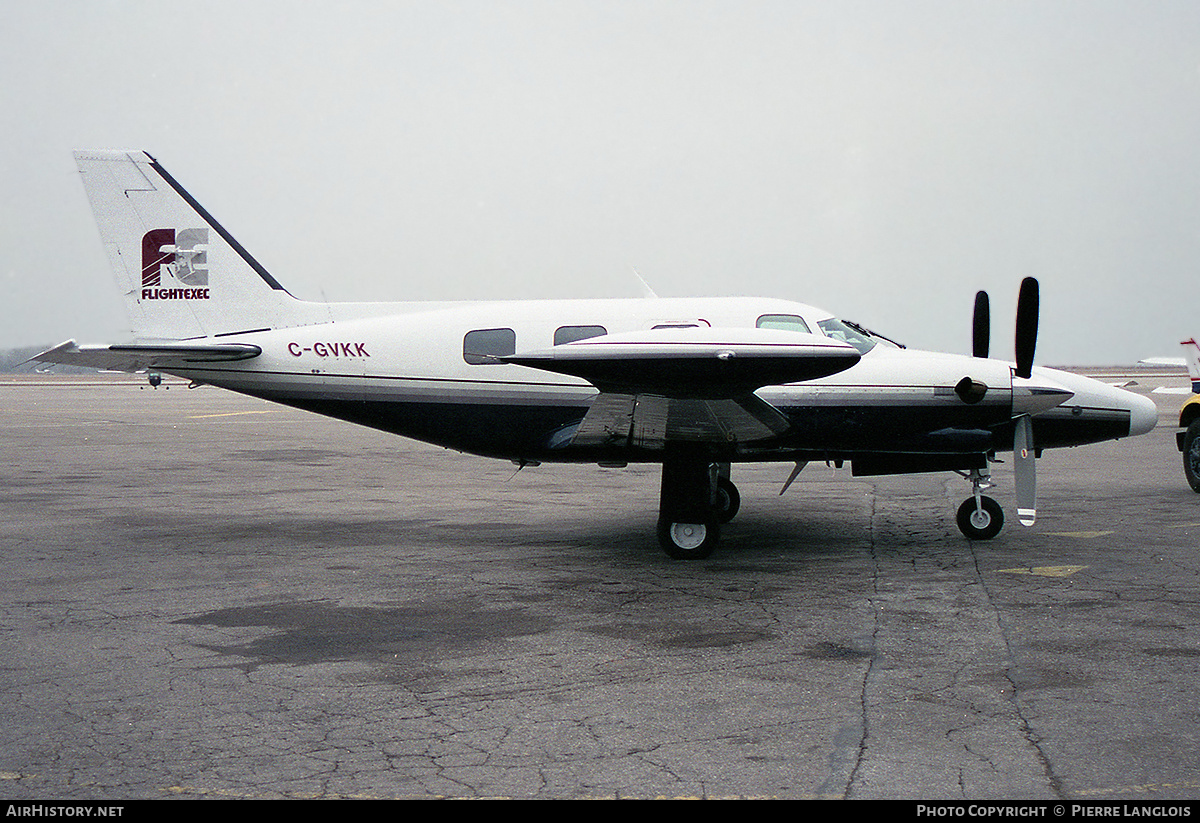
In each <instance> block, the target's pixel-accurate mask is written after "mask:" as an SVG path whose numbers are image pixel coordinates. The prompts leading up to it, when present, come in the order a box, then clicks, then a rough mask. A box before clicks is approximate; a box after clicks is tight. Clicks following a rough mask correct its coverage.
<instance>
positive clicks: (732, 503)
mask: <svg viewBox="0 0 1200 823" xmlns="http://www.w3.org/2000/svg"><path fill="white" fill-rule="evenodd" d="M741 507H742V496H741V495H740V494H739V493H738V490H737V486H735V485H733V482H732V481H730V480H729V479H728V478H725V477H721V478H719V479H718V480H717V506H716V510H715V511H714V514H716V516H717V522H719V523H728V522H729V521H730V520H732V519H733V518H734V517H736V516H737V513H738V509H740V508H741Z"/></svg>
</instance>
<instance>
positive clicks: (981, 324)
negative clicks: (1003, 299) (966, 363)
mask: <svg viewBox="0 0 1200 823" xmlns="http://www.w3.org/2000/svg"><path fill="white" fill-rule="evenodd" d="M991 314H992V313H991V306H990V304H989V303H988V294H987V292H985V291H981V292H976V293H975V316H974V318H973V320H972V323H971V354H972V355H974V356H975V357H984V358H986V357H987V356H988V346H989V344H990V342H991V339H992V317H991Z"/></svg>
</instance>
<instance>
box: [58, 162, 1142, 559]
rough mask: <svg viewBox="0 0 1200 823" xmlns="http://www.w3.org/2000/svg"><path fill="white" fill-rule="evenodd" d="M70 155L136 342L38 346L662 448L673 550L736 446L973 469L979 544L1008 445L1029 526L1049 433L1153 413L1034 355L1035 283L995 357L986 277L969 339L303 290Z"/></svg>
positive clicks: (693, 543)
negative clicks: (313, 296)
mask: <svg viewBox="0 0 1200 823" xmlns="http://www.w3.org/2000/svg"><path fill="white" fill-rule="evenodd" d="M76 160H77V162H78V165H79V169H80V171H81V173H82V176H83V182H84V186H85V188H86V190H87V193H88V196H89V198H90V200H91V203H92V207H93V210H94V212H95V214H96V218H97V222H98V224H99V227H100V234H101V238H102V240H103V244H104V248H105V250H106V252H107V254H108V258H109V262H110V263H111V265H112V268H113V271H114V273H115V275H116V279H117V282H118V284H119V287H120V289H121V292H122V293H123V294H124V296H125V303H126V307H127V310H128V312H129V315H130V319H131V321H132V324H133V329H134V338H133V339H132V340H130V341H127V342H123V343H118V344H111V345H108V344H106V345H84V346H80V345H77V344H76V343H75V341H67V342H65V343H62V344H60V345H58V346H55V347H54V348H52V349H50V350H48V351H46V352H43V353H42V354H39V355H38V356H37V358H36V359H38V360H41V361H44V362H49V363H70V364H79V365H87V366H92V367H95V368H101V369H121V370H126V371H141V370H149V371H151V372H152V374H159V373H168V374H173V375H178V376H180V377H183V378H185V379H188V380H191V381H194V382H195V383H207V384H211V385H214V386H219V387H222V388H226V389H230V390H232V391H236V392H241V393H243V394H247V395H251V396H254V397H259V398H263V399H266V400H271V401H274V402H278V403H283V404H285V405H288V406H293V407H296V408H299V409H306V410H309V411H313V412H317V413H319V414H324V415H328V416H331V417H336V418H340V419H342V420H347V421H350V422H354V423H359V424H362V425H365V426H371V427H373V428H377V429H382V430H384V431H388V432H393V433H396V434H401V435H404V436H407V437H412V438H415V439H418V440H423V441H426V442H429V443H434V444H438V445H441V446H445V447H446V448H451V449H457V450H459V451H463V452H469V453H473V454H478V455H483V456H488V457H497V458H506V459H509V460H512V461H515V462H516V463H518V464H519V465H522V466H525V465H536V464H539V463H550V462H573V463H597V464H599V465H601V466H624V465H627V464H628V463H660V464H662V480H661V487H660V496H659V504H658V511H659V521H658V538H659V542H660V543H661V545H662V547H663V549H664V550H665V551H666V552H667V553H668V554H669V555H671V556H672V557H676V558H703V557H707V556H709V554H710V553H711V552H712V550H713V548H714V546H715V545H716V543H717V539H718V534H719V531H720V527H721V525H722V524H724V523H727V522H728V521H729V520H731V519H732V518H733V516H734V515H735V514H736V513H737V511H738V508H739V505H740V496H739V493H738V491H737V489H736V487H735V486H734V484H733V483H732V481H731V473H732V467H733V466H734V465H735V464H739V463H744V462H765V461H777V462H782V463H790V464H793V465H794V469H793V470H792V472H791V476H790V477H788V479H787V481H786V482H785V483H784V487H783V489H784V490H785V491H786V489H787V488H788V486H789V485H790V484H791V482H792V481H793V480H794V479H795V477H796V476H797V474H798V473H799V472H800V471H801V470H802V469H803V467H804V466H805V465H806V464H807V463H808V462H810V461H814V460H819V461H827V462H830V463H833V464H835V465H838V466H840V465H842V464H843V462H844V461H850V464H851V466H852V470H853V473H854V474H855V475H857V476H863V475H883V474H904V473H912V472H935V471H936V472H941V471H953V472H957V473H959V474H961V475H962V476H963V477H965V478H966V479H967V480H968V481H969V482H970V484H971V494H970V496H969V497H967V499H966V500H964V501H963V503H962V505H961V506H960V507H959V510H958V525H959V527H960V529H961V530H962V532H963V534H965V535H967V536H968V537H970V538H972V539H986V538H991V537H994V536H995V535H996V534H998V533H999V531H1000V529H1001V527H1002V524H1003V521H1004V514H1003V511H1002V509H1001V507H1000V506H999V504H998V503H996V501H995V500H993V499H992V498H990V497H987V496H984V495H983V494H982V492H983V491H984V490H986V489H987V488H989V487H991V485H992V484H991V475H990V471H989V465H990V463H991V462H993V461H994V460H995V459H996V457H995V456H996V453H997V452H1003V451H1012V452H1013V453H1014V475H1015V485H1016V498H1017V511H1018V515H1019V519H1020V520H1021V522H1022V523H1024V524H1026V525H1029V524H1032V523H1033V522H1034V519H1035V516H1036V481H1035V469H1034V466H1035V458H1036V457H1038V456H1040V455H1041V452H1042V451H1043V450H1044V449H1048V448H1057V447H1064V446H1078V445H1081V444H1085V443H1092V442H1099V441H1103V440H1110V439H1116V438H1122V437H1128V436H1131V435H1138V434H1143V433H1144V432H1147V431H1149V430H1150V429H1151V428H1153V427H1154V425H1155V423H1156V421H1157V419H1158V414H1157V410H1156V408H1155V406H1154V403H1153V402H1151V401H1150V400H1148V399H1147V398H1144V397H1140V396H1138V395H1135V394H1132V393H1130V392H1127V391H1124V390H1121V389H1118V388H1114V387H1110V386H1108V385H1105V384H1104V383H1101V382H1098V381H1096V380H1091V379H1088V378H1085V377H1081V376H1079V375H1074V374H1069V373H1066V372H1062V371H1056V370H1052V369H1045V368H1035V367H1034V365H1033V356H1034V349H1035V347H1036V339H1037V325H1038V302H1039V300H1038V284H1037V281H1035V280H1033V279H1027V280H1026V281H1025V282H1024V283H1023V284H1022V287H1021V293H1020V298H1019V301H1018V307H1017V330H1016V362H1015V363H1010V362H1006V361H1001V360H992V359H988V346H989V337H990V319H989V307H988V306H989V304H988V299H987V295H986V294H985V293H983V292H980V293H979V294H978V295H977V298H976V305H975V316H974V331H973V338H974V340H973V352H972V354H973V356H965V355H955V354H935V353H930V352H922V351H914V350H911V349H906V348H904V347H903V346H900V345H898V344H896V343H894V342H892V341H890V340H888V339H887V338H885V337H883V336H882V335H879V334H877V333H875V332H872V331H869V330H867V329H865V328H863V327H862V326H859V325H857V324H854V323H851V322H848V321H845V320H841V319H839V318H837V317H835V316H833V315H832V314H830V313H829V312H826V311H823V310H821V309H817V308H814V307H812V306H808V305H804V304H800V303H792V302H788V301H783V300H772V299H760V298H684V299H665V298H654V297H644V298H640V299H630V300H535V301H500V302H454V303H348V304H323V303H310V302H304V301H301V300H297V299H296V298H294V297H293V296H292V295H291V294H289V293H288V292H287V290H286V289H285V288H284V287H283V285H281V284H280V282H279V281H278V280H276V279H275V278H274V277H273V276H272V275H271V274H270V273H268V271H267V270H266V269H265V268H264V267H263V266H262V265H261V264H260V263H259V262H258V261H257V260H255V259H254V258H253V257H252V256H251V255H250V254H249V253H248V252H247V251H246V249H244V248H243V247H242V246H241V245H240V244H239V243H238V242H237V241H236V240H235V239H234V238H233V237H232V235H230V234H229V232H227V231H226V230H225V229H224V228H223V227H222V226H221V225H220V224H219V223H218V222H217V221H216V220H214V219H213V218H212V216H211V215H209V213H208V212H207V211H206V210H205V209H204V208H203V207H202V206H201V205H200V204H199V203H197V202H196V201H195V199H193V198H192V196H191V195H190V194H188V192H187V191H185V190H184V188H183V187H182V186H180V185H179V183H177V182H176V181H175V180H174V178H172V177H171V176H170V175H169V174H168V173H167V172H166V170H165V169H163V167H162V166H161V165H160V164H159V163H158V162H157V161H155V160H154V159H153V158H152V157H150V156H149V155H147V154H144V153H142V152H123V151H83V152H78V153H77V154H76ZM399 274H404V273H403V272H400V273H399ZM781 494H782V492H781Z"/></svg>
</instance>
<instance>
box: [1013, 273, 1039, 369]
mask: <svg viewBox="0 0 1200 823" xmlns="http://www.w3.org/2000/svg"><path fill="white" fill-rule="evenodd" d="M1038 304H1039V299H1038V281H1037V280H1035V279H1033V278H1032V277H1026V278H1025V279H1024V280H1022V281H1021V293H1020V294H1019V295H1018V296H1017V340H1016V355H1017V372H1016V374H1017V377H1024V378H1026V379H1028V378H1029V376H1030V375H1031V374H1033V351H1034V349H1036V348H1037V333H1038V310H1039V306H1038Z"/></svg>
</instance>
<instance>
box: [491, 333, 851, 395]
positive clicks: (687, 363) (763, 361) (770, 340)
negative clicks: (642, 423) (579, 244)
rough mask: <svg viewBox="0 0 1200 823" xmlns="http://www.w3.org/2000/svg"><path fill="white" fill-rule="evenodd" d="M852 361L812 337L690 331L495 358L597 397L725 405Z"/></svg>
mask: <svg viewBox="0 0 1200 823" xmlns="http://www.w3.org/2000/svg"><path fill="white" fill-rule="evenodd" d="M859 356H860V355H859V353H858V350H857V349H855V348H854V347H853V346H850V345H848V344H846V343H843V342H841V341H839V340H834V339H832V338H829V337H821V336H818V335H815V334H802V333H799V332H788V331H780V330H778V329H711V328H696V327H692V328H684V329H679V328H673V329H652V330H650V331H642V332H628V333H624V334H609V335H602V336H600V337H589V338H587V339H585V340H577V341H575V342H574V343H567V344H565V345H561V346H554V347H553V348H549V349H541V350H539V351H532V352H524V353H518V354H513V355H508V356H507V357H502V358H500V359H501V360H503V361H504V362H506V363H515V364H517V365H520V366H531V367H533V368H536V369H544V370H546V371H552V372H558V373H559V374H570V375H574V376H576V377H582V378H583V379H585V380H587V381H588V382H589V383H591V384H592V385H594V386H596V388H598V389H600V391H602V392H614V393H625V394H643V393H645V394H656V395H662V396H664V397H676V398H699V399H718V398H723V399H728V398H732V397H738V396H741V395H744V394H748V393H750V392H753V391H754V390H755V389H758V388H761V387H763V386H774V385H780V384H783V383H796V382H800V381H803V380H815V379H816V378H818V377H825V376H827V375H830V374H836V373H838V372H840V371H844V370H845V369H848V368H850V367H851V366H853V365H854V364H855V363H857V362H858V360H859Z"/></svg>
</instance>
